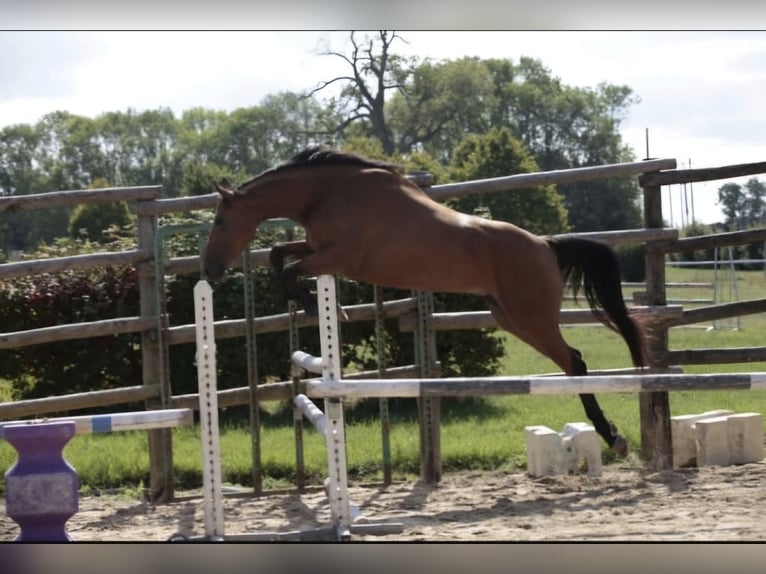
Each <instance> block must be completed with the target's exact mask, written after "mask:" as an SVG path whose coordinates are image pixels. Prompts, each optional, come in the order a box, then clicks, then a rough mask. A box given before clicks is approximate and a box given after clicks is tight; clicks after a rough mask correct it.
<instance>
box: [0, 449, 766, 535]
mask: <svg viewBox="0 0 766 574" xmlns="http://www.w3.org/2000/svg"><path fill="white" fill-rule="evenodd" d="M350 491H351V501H352V503H353V504H354V505H355V506H356V507H358V508H359V510H360V511H361V513H362V517H361V518H360V519H358V520H357V522H356V524H365V523H367V524H368V526H367V527H366V528H370V526H369V524H381V523H384V524H389V525H390V524H392V523H393V524H400V525H401V532H397V533H388V534H384V535H383V534H381V535H373V534H359V533H355V534H353V535H352V540H356V541H434V542H437V541H534V540H546V541H572V540H575V541H636V540H642V541H646V540H654V541H692V540H710V541H723V540H736V541H758V540H760V541H764V540H766V520H764V513H765V512H766V462H765V461H761V462H759V463H752V464H746V465H740V466H728V467H706V468H700V469H696V468H693V469H683V470H674V471H665V472H659V473H648V472H646V471H644V470H642V469H640V468H634V467H625V466H618V465H610V466H607V467H605V468H604V472H603V474H602V476H600V477H588V476H586V475H572V476H556V477H545V478H530V477H529V476H527V475H526V474H521V473H503V472H476V473H470V472H459V473H447V474H445V476H444V477H443V479H442V481H441V482H440V483H439V484H438V485H431V484H425V483H422V482H419V481H411V482H410V481H407V482H397V483H394V484H392V485H389V486H387V487H383V486H359V485H352V487H351V489H350ZM177 495H178V497H179V500H177V501H176V502H173V503H170V504H160V505H152V504H148V503H145V502H140V501H136V500H129V499H126V498H124V497H123V498H120V497H117V496H89V497H82V498H81V499H80V511H79V512H78V513H77V514H76V515H75V516H73V517H72V518H71V519H70V520H69V522H68V523H67V531H68V532H69V534H70V535H71V536H72V538H73V539H74V540H76V541H166V540H168V539H170V538H171V537H173V536H174V535H176V534H181V535H184V536H187V537H189V536H192V537H193V536H197V537H201V536H202V535H203V534H204V533H205V527H204V517H203V510H204V505H203V500H202V497H201V495H200V494H199V493H177ZM0 510H1V512H0V540H6V541H7V540H12V539H13V538H14V537H15V536H16V535H17V534H18V532H19V528H18V526H17V525H16V523H15V522H14V521H13V520H11V519H10V518H8V517H7V516H5V509H4V507H3V508H2V509H0ZM224 517H225V534H226V535H236V534H252V533H260V534H262V535H267V534H268V533H282V534H284V533H285V532H294V531H298V530H308V529H316V528H322V527H326V526H328V524H329V518H330V513H329V506H328V503H327V498H326V496H325V494H324V492H323V491H321V490H317V489H314V490H312V491H310V492H306V493H303V494H299V493H297V492H290V493H284V494H269V495H267V496H263V497H253V496H226V497H225V500H224Z"/></svg>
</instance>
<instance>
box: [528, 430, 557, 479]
mask: <svg viewBox="0 0 766 574" xmlns="http://www.w3.org/2000/svg"><path fill="white" fill-rule="evenodd" d="M524 442H525V444H526V447H527V473H528V474H529V475H530V476H550V475H555V474H560V473H561V472H562V469H563V456H564V455H563V449H562V444H561V436H559V433H557V432H556V431H554V430H553V429H550V428H548V427H546V426H543V425H535V426H528V427H525V428H524Z"/></svg>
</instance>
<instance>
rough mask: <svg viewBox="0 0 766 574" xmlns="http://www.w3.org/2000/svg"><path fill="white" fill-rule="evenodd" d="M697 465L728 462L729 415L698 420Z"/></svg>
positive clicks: (723, 464) (721, 464)
mask: <svg viewBox="0 0 766 574" xmlns="http://www.w3.org/2000/svg"><path fill="white" fill-rule="evenodd" d="M694 426H695V427H696V430H697V466H699V467H702V466H712V465H718V466H726V465H728V464H729V432H728V429H729V417H728V416H720V417H709V418H705V419H700V420H698V421H697V422H696V423H695V425H694Z"/></svg>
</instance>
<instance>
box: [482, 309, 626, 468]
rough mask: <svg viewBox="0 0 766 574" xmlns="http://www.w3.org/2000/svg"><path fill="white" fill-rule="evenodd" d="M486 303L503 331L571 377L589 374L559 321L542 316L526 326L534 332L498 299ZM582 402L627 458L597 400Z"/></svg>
mask: <svg viewBox="0 0 766 574" xmlns="http://www.w3.org/2000/svg"><path fill="white" fill-rule="evenodd" d="M486 301H487V305H488V306H489V310H490V311H491V313H492V316H493V317H494V318H495V320H496V321H497V323H498V324H499V325H500V326H501V327H502V328H503V329H505V330H506V331H508V332H510V333H512V334H513V335H515V336H517V337H518V338H519V339H521V340H522V341H524V342H525V343H527V344H528V345H530V346H531V347H532V348H534V349H536V350H537V351H539V352H540V353H542V354H543V355H545V356H546V357H548V358H550V359H551V360H552V361H553V362H554V363H556V364H557V365H558V366H559V367H560V368H561V369H562V370H563V371H564V372H565V373H566V374H567V375H569V376H572V377H577V376H583V375H587V374H588V367H587V365H586V364H585V361H583V360H582V356H581V354H580V351H578V350H577V349H574V348H572V347H570V346H569V345H567V343H566V341H565V340H564V338H563V337H562V336H561V331H560V330H559V326H558V321H556V320H552V321H545V320H544V319H543V318H542V315H543V314H542V313H541V316H539V317H538V316H535V317H534V318H531V319H532V320H529V321H526V322H525V323H524V324H525V325H532V326H533V328H529V327H527V328H524V327H522V326H521V325H520V324H518V323H517V322H514V321H512V320H511V319H510V318H509V316H508V314H507V313H506V312H505V311H504V310H503V308H502V307H501V306H500V304H499V303H498V302H497V301H496V300H495V299H494V298H492V297H486ZM540 309H542V308H540V307H538V310H540ZM580 400H581V401H582V404H583V407H584V408H585V414H586V416H587V417H588V419H589V420H590V421H591V422H592V423H593V427H594V428H595V429H596V432H597V433H598V434H599V435H600V436H601V438H603V439H604V442H606V444H607V445H608V446H609V447H610V448H612V449H613V450H614V451H615V452H616V453H617V454H619V455H620V456H624V455H625V454H627V442H626V441H625V439H624V438H623V437H622V436H620V435H618V434H616V430H617V429H616V427H615V426H614V424H613V423H611V422H610V421H608V420H607V419H606V417H605V416H604V413H603V411H602V410H601V407H600V406H599V404H598V401H596V397H595V396H594V395H592V394H581V395H580Z"/></svg>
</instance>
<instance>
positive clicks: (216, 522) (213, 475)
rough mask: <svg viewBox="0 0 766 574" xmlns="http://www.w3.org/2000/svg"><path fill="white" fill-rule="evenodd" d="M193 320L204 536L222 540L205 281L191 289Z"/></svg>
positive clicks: (212, 349)
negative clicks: (194, 323) (197, 387)
mask: <svg viewBox="0 0 766 574" xmlns="http://www.w3.org/2000/svg"><path fill="white" fill-rule="evenodd" d="M194 317H195V322H196V332H197V381H198V384H199V412H200V426H201V433H202V485H203V498H204V511H205V512H204V514H205V536H206V537H207V538H213V539H223V536H224V521H223V495H222V491H221V447H220V437H219V432H218V384H217V381H216V364H215V352H216V345H215V332H214V326H213V290H212V289H211V287H210V284H209V283H208V282H207V281H204V280H201V281H198V282H197V284H196V285H195V286H194Z"/></svg>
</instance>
